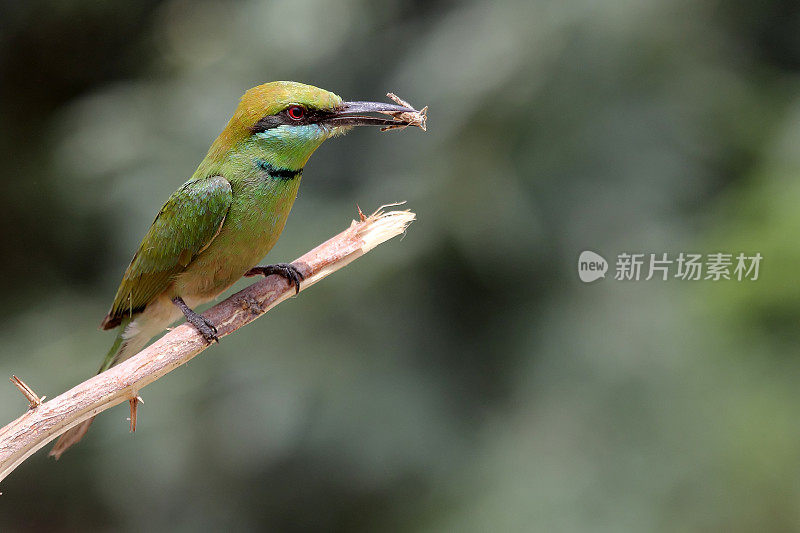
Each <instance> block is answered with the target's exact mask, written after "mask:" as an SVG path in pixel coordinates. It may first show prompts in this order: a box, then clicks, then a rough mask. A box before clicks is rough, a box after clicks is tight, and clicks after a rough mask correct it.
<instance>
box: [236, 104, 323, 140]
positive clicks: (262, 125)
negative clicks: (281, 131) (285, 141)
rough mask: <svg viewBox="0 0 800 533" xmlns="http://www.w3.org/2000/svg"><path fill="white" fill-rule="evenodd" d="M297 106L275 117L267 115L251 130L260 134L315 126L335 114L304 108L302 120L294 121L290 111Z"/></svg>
mask: <svg viewBox="0 0 800 533" xmlns="http://www.w3.org/2000/svg"><path fill="white" fill-rule="evenodd" d="M295 105H297V104H294V105H291V106H289V107H287V108H286V109H283V110H281V111H279V112H277V113H275V114H274V115H267V116H265V117H262V118H261V119H259V121H258V122H256V123H255V124H253V126H252V127H251V128H250V132H251V133H259V132H261V131H267V130H269V129H272V128H277V127H278V126H283V125H287V126H303V125H306V124H315V123H317V122H321V121H323V120H325V119H326V118H330V117H331V115H333V113H332V112H331V111H323V110H321V109H313V108H308V107H304V108H303V109H304V110H305V112H304V114H303V117H302V118H300V119H294V118H292V117H290V116H289V109H290V108H292V107H294V106H295Z"/></svg>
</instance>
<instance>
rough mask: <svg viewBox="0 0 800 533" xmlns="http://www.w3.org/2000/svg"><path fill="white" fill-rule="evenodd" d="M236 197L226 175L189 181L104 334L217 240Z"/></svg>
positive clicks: (147, 240)
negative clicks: (224, 176)
mask: <svg viewBox="0 0 800 533" xmlns="http://www.w3.org/2000/svg"><path fill="white" fill-rule="evenodd" d="M232 199H233V196H232V194H231V184H230V183H228V180H226V179H225V178H223V177H221V176H212V177H209V178H201V179H197V180H191V181H187V182H186V183H184V184H183V186H182V187H181V188H180V189H178V190H177V191H175V192H174V193H173V194H172V196H170V197H169V200H167V203H166V204H164V207H162V208H161V211H159V213H158V215H157V216H156V219H155V220H154V221H153V225H152V226H150V230H149V231H148V232H147V235H145V236H144V239H142V243H141V244H140V245H139V249H138V250H137V251H136V254H135V255H134V256H133V259H132V260H131V264H130V265H129V266H128V270H126V271H125V276H123V278H122V283H120V286H119V289H117V296H116V297H115V298H114V303H113V305H112V306H111V310H110V311H109V312H108V315H107V316H106V318H105V320H103V323H102V324H101V327H102V328H103V329H110V328H113V327H116V326H117V325H119V323H120V322H121V320H122V318H123V317H126V316H131V315H133V314H135V313H138V312H140V311H142V310H143V309H144V308H145V306H146V305H147V304H148V303H150V301H151V300H152V299H153V298H155V297H156V296H158V295H159V294H160V293H161V292H163V291H164V289H166V288H167V286H168V285H169V284H170V283H171V282H172V280H173V279H174V277H175V276H176V275H177V274H179V273H180V272H181V271H183V270H184V269H185V268H186V266H187V265H188V264H189V263H191V262H192V260H193V259H194V258H195V257H197V255H198V254H199V253H200V252H202V251H203V250H204V249H205V248H206V247H207V246H208V245H209V244H211V241H213V240H214V238H215V237H216V236H217V233H219V230H220V228H221V227H222V223H223V222H224V221H225V216H226V215H227V213H228V208H229V207H230V205H231V201H232Z"/></svg>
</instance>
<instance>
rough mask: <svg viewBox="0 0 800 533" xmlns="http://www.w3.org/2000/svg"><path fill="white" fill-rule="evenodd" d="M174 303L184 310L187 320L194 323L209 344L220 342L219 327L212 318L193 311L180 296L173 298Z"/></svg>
mask: <svg viewBox="0 0 800 533" xmlns="http://www.w3.org/2000/svg"><path fill="white" fill-rule="evenodd" d="M172 303H174V304H175V305H177V306H178V309H180V310H181V311H182V312H183V315H184V316H185V317H186V321H187V322H188V323H190V324H191V325H193V326H194V327H195V329H197V331H199V332H200V335H202V336H203V338H204V339H205V341H206V342H207V343H208V344H211V343H212V342H217V343H218V342H219V337H218V336H217V328H216V326H214V324H212V323H211V321H210V320H208V319H207V318H205V317H203V315H200V314H197V313H195V312H194V311H192V310H191V308H189V306H188V305H186V302H184V301H183V298H181V297H180V296H178V297H176V298H173V299H172Z"/></svg>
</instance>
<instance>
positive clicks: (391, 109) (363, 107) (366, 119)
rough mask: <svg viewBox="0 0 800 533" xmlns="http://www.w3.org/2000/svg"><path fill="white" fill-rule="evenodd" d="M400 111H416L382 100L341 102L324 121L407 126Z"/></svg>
mask: <svg viewBox="0 0 800 533" xmlns="http://www.w3.org/2000/svg"><path fill="white" fill-rule="evenodd" d="M359 113H383V114H384V115H390V116H394V117H397V118H382V117H371V116H368V115H360V114H359ZM401 113H418V111H417V110H416V109H414V108H411V107H404V106H401V105H397V104H387V103H383V102H342V105H340V106H339V107H338V108H337V109H336V110H335V111H334V112H333V113H332V114H331V115H330V116H329V117H326V118H325V120H324V122H325V123H326V124H329V125H331V126H408V125H410V124H411V122H409V121H408V120H404V119H403V118H402V115H401Z"/></svg>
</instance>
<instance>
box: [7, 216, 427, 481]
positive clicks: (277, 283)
mask: <svg viewBox="0 0 800 533" xmlns="http://www.w3.org/2000/svg"><path fill="white" fill-rule="evenodd" d="M393 205H397V204H393ZM384 207H389V206H384ZM382 209H383V208H381V209H379V210H378V211H376V212H375V213H374V214H373V215H372V216H369V217H366V218H364V217H363V215H362V217H361V220H360V221H353V222H352V224H351V225H350V227H349V228H348V229H346V230H345V231H343V232H342V233H340V234H338V235H336V236H335V237H333V238H332V239H330V240H328V241H327V242H325V243H323V244H321V245H319V246H317V247H316V248H314V249H313V250H311V251H310V252H308V253H307V254H305V255H303V256H302V257H300V258H299V259H297V260H296V261H295V262H294V264H295V266H297V267H298V268H299V269H300V271H301V272H302V273H303V275H304V276H305V281H303V283H302V284H301V290H306V289H308V288H309V287H311V286H312V285H314V284H315V283H317V282H318V281H320V280H321V279H322V278H324V277H325V276H327V275H329V274H331V273H333V272H335V271H337V270H339V269H340V268H342V267H344V266H346V265H347V264H348V263H350V262H351V261H353V260H355V259H357V258H359V257H361V256H362V255H364V254H365V253H367V252H368V251H370V250H372V249H373V248H374V247H375V246H377V245H379V244H381V243H383V242H385V241H387V240H389V239H391V238H392V237H396V236H397V235H400V234H401V233H403V232H404V231H405V229H406V227H408V225H409V224H410V223H411V222H412V221H413V220H414V219H415V215H414V213H412V212H410V211H391V212H383V211H382ZM359 211H360V210H359ZM294 293H295V288H294V286H291V287H290V286H288V284H287V282H286V281H285V280H284V279H283V278H280V277H278V276H269V277H267V278H265V279H263V280H261V281H259V282H257V283H254V284H253V285H250V286H249V287H247V288H246V289H244V290H242V291H240V292H238V293H236V294H234V295H233V296H231V297H230V298H228V299H226V300H224V301H223V302H220V303H219V304H217V305H215V306H214V307H212V308H211V309H209V310H208V311H206V312H205V313H203V316H205V317H206V318H208V319H210V320H211V321H212V322H213V323H214V324H215V325H216V326H217V330H218V335H219V336H220V337H224V336H226V335H230V334H231V333H233V332H234V331H236V330H237V329H239V328H240V327H242V326H244V325H245V324H248V323H250V322H252V321H253V320H255V319H256V318H258V317H259V316H261V315H263V314H264V313H266V312H267V311H269V310H270V309H272V308H273V307H275V306H276V305H278V304H279V303H281V302H282V301H284V300H286V299H287V298H290V297H291V296H293V295H294ZM208 347H209V346H208V345H207V344H206V343H205V341H204V340H203V337H202V336H201V335H200V334H199V333H198V332H197V330H195V329H194V328H193V327H192V326H190V325H188V324H182V325H181V326H178V327H177V328H175V329H173V330H172V331H171V332H169V333H167V334H166V335H164V336H163V337H162V338H161V339H159V340H157V341H156V342H154V343H153V344H152V345H150V346H149V347H147V348H145V349H144V350H142V351H141V352H139V353H138V354H136V355H135V356H133V357H131V358H130V359H128V360H127V361H125V362H123V363H121V364H119V365H117V366H115V367H113V368H111V369H109V370H107V371H105V372H103V373H102V374H99V375H97V376H95V377H93V378H91V379H88V380H86V381H84V382H83V383H81V384H80V385H77V386H76V387H73V388H72V389H70V390H68V391H67V392H65V393H63V394H61V395H59V396H57V397H55V398H53V399H52V400H50V401H49V402H45V403H41V401H40V400H39V398H38V396H36V394H35V393H34V392H33V391H32V390H31V389H30V387H28V386H27V385H24V383H22V382H21V381H19V380H16V381H15V385H17V386H18V387H19V388H20V390H21V391H23V393H25V396H26V398H28V400H29V401H30V402H31V408H30V409H29V410H28V412H26V413H25V414H23V415H22V416H21V417H19V418H18V419H16V420H14V421H13V422H11V423H10V424H8V425H7V426H5V427H4V428H2V429H0V480H2V479H4V478H5V477H6V476H7V475H8V474H9V473H11V472H12V471H13V470H14V469H15V468H16V467H17V466H18V465H19V464H20V463H22V462H23V461H24V460H25V459H27V458H28V457H29V456H30V455H32V454H33V453H34V452H35V451H36V450H38V449H39V448H41V447H42V446H44V445H45V444H47V443H48V442H50V441H51V440H53V439H54V438H56V437H57V436H58V435H60V434H61V433H63V432H65V431H66V430H68V429H69V428H71V427H73V426H75V425H77V424H79V423H80V422H82V421H84V420H86V419H88V418H90V417H92V416H95V415H96V414H97V413H99V412H101V411H104V410H106V409H108V408H110V407H113V406H114V405H117V404H119V403H122V402H125V401H129V402H130V406H131V431H133V430H134V429H135V428H136V405H137V404H138V401H137V397H138V391H139V390H141V389H142V388H143V387H145V386H146V385H148V384H150V383H152V382H153V381H155V380H157V379H158V378H160V377H162V376H163V375H165V374H166V373H168V372H170V371H172V370H174V369H175V368H177V367H179V366H181V365H182V364H184V363H186V362H187V361H189V360H190V359H192V358H193V357H194V356H196V355H197V354H199V353H200V352H202V351H203V350H205V349H206V348H208ZM12 381H14V380H13V379H12ZM20 384H21V385H23V386H20ZM28 393H30V394H28ZM35 400H39V404H38V405H35V404H36V401H35Z"/></svg>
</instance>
